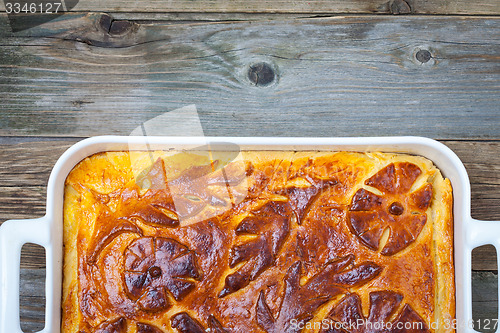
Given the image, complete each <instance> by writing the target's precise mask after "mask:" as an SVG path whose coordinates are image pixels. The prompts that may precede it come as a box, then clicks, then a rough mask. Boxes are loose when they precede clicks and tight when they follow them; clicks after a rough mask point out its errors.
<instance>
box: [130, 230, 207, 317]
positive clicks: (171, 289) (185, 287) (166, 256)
mask: <svg viewBox="0 0 500 333" xmlns="http://www.w3.org/2000/svg"><path fill="white" fill-rule="evenodd" d="M124 257H125V267H124V271H123V278H124V281H125V286H126V290H127V293H128V295H129V297H130V298H131V299H133V300H137V304H138V305H139V306H140V308H141V309H143V310H145V311H164V310H167V309H168V308H170V306H171V301H170V300H169V297H168V295H169V294H171V295H172V296H173V297H174V299H175V300H176V301H181V300H182V299H184V297H186V295H187V294H189V293H190V292H191V290H193V289H194V288H195V286H196V285H195V283H194V281H192V280H199V279H200V278H201V276H202V274H201V272H200V270H199V268H198V266H197V263H196V256H195V254H194V253H193V252H191V251H189V250H188V249H187V247H186V246H184V245H182V244H180V243H179V242H177V241H175V240H173V239H168V238H162V237H157V238H153V237H141V238H138V239H136V240H134V241H133V242H132V243H131V244H130V245H129V246H128V247H127V249H126V250H125V254H124Z"/></svg>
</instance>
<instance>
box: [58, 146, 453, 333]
mask: <svg viewBox="0 0 500 333" xmlns="http://www.w3.org/2000/svg"><path fill="white" fill-rule="evenodd" d="M219 157H220V156H217V158H215V157H214V156H213V155H210V154H208V155H207V154H206V153H203V152H196V151H194V152H184V153H183V152H173V151H154V152H103V153H98V154H95V155H92V156H90V157H87V158H86V159H84V160H83V161H81V162H80V163H79V164H78V165H77V166H75V168H74V169H73V170H72V171H71V173H70V174H69V175H68V177H67V179H66V183H65V193H64V195H65V198H64V281H63V303H62V317H63V319H62V332H64V333H84V332H85V333H105V332H106V333H121V332H123V333H125V332H126V333H135V332H138V333H160V332H178V333H202V332H212V333H213V332H217V333H222V332H227V333H229V332H241V333H253V332H255V333H257V332H267V333H285V332H321V333H332V332H336V333H340V332H354V333H362V332H363V333H364V332H451V331H454V327H453V325H451V323H453V320H454V317H455V289H454V288H455V286H454V266H453V219H452V189H451V185H450V182H449V180H447V179H444V178H443V177H442V175H441V173H440V171H439V170H438V169H437V168H436V167H435V166H434V165H433V164H432V162H431V161H429V160H427V159H425V158H423V157H419V156H411V155H405V154H388V153H356V152H315V151H308V152H277V151H243V152H240V153H239V155H238V157H237V158H231V159H229V158H227V159H226V160H225V159H224V158H223V157H220V158H219Z"/></svg>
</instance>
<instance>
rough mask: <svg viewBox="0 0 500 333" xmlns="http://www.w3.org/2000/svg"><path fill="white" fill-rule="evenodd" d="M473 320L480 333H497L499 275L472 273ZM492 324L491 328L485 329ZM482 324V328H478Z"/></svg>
mask: <svg viewBox="0 0 500 333" xmlns="http://www.w3.org/2000/svg"><path fill="white" fill-rule="evenodd" d="M472 318H473V319H474V321H475V324H476V326H475V327H474V328H475V329H476V330H477V331H480V332H488V333H490V332H495V331H496V327H495V328H493V326H494V321H493V320H496V319H498V275H497V274H495V273H492V272H473V273H472ZM488 321H489V322H490V325H488V326H489V327H484V326H485V324H487V323H488ZM478 324H481V327H479V326H477V325H478Z"/></svg>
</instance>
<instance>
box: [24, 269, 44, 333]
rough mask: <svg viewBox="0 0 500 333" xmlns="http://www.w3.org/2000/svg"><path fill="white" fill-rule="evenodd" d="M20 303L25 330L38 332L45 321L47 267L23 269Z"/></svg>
mask: <svg viewBox="0 0 500 333" xmlns="http://www.w3.org/2000/svg"><path fill="white" fill-rule="evenodd" d="M20 279H21V280H20V287H19V303H20V304H19V305H20V317H21V329H22V330H23V332H26V333H28V332H38V331H40V330H42V329H43V327H44V322H45V269H21V275H20Z"/></svg>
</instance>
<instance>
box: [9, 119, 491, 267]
mask: <svg viewBox="0 0 500 333" xmlns="http://www.w3.org/2000/svg"><path fill="white" fill-rule="evenodd" d="M297 131H300V128H297ZM299 133H300V132H299ZM241 134H242V135H245V132H243V133H241ZM32 140H36V138H32ZM44 140H48V139H44ZM13 141H14V143H12V144H2V145H0V223H1V222H3V221H5V220H7V219H24V218H34V217H39V216H42V215H43V214H44V213H45V205H46V204H45V199H46V186H47V185H46V184H47V181H48V177H49V173H50V170H51V169H52V167H53V165H54V164H55V162H56V160H57V158H58V157H59V156H60V155H61V154H62V153H63V152H64V151H65V150H66V149H67V148H68V147H69V146H70V145H72V144H73V143H75V142H76V140H70V139H68V140H63V141H61V140H57V141H31V142H21V143H16V142H17V140H13ZM444 143H445V144H446V145H448V146H449V147H450V148H451V149H453V150H454V151H455V152H456V153H457V154H458V156H459V157H460V158H461V159H462V161H463V162H464V164H465V166H466V168H467V171H468V173H469V176H470V180H471V184H472V214H473V217H475V218H477V219H482V220H500V172H499V170H500V154H499V152H500V142H498V141H494V142H492V141H474V142H470V141H444ZM23 254H24V256H25V257H24V259H25V260H23V263H22V265H23V267H25V268H39V267H43V266H44V261H43V256H44V254H43V251H42V250H41V249H40V248H38V247H33V246H27V247H26V249H24V251H23ZM473 269H474V270H496V269H497V266H496V261H495V257H494V249H493V250H492V247H485V248H481V249H478V250H476V251H475V252H474V260H473Z"/></svg>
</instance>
